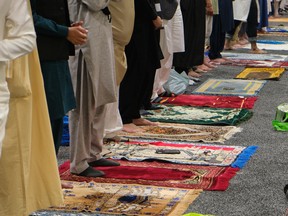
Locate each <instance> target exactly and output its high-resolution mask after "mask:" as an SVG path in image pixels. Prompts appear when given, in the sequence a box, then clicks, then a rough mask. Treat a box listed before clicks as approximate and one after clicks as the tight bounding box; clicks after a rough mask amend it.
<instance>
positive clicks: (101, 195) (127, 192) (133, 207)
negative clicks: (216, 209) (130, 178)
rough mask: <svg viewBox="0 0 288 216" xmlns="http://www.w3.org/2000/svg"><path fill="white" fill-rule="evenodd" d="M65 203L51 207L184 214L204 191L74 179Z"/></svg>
mask: <svg viewBox="0 0 288 216" xmlns="http://www.w3.org/2000/svg"><path fill="white" fill-rule="evenodd" d="M72 183H73V186H74V188H73V189H71V190H63V192H64V204H63V205H61V206H55V207H52V208H51V210H58V211H66V212H69V211H70V212H89V213H95V214H98V213H99V214H106V213H107V214H119V215H171V216H174V215H182V214H183V213H184V212H185V211H186V210H187V208H188V207H189V205H190V204H191V203H192V202H193V201H194V200H195V199H196V198H197V197H198V196H199V195H200V193H201V191H202V190H190V189H177V188H165V187H155V186H142V185H126V184H107V183H96V182H89V183H86V182H72Z"/></svg>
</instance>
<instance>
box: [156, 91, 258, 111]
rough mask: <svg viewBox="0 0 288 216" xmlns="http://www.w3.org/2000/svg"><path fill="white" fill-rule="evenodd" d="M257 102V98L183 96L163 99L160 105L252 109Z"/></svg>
mask: <svg viewBox="0 0 288 216" xmlns="http://www.w3.org/2000/svg"><path fill="white" fill-rule="evenodd" d="M256 100H257V97H242V96H217V95H184V94H183V95H178V96H175V97H162V100H160V101H159V103H160V104H173V105H178V106H201V107H213V108H243V109H252V108H253V107H254V103H255V102H256Z"/></svg>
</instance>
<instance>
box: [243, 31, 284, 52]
mask: <svg viewBox="0 0 288 216" xmlns="http://www.w3.org/2000/svg"><path fill="white" fill-rule="evenodd" d="M287 36H288V34H287ZM257 47H258V48H259V49H262V50H288V43H284V44H267V43H266V44H265V43H257ZM241 48H242V49H248V50H250V49H251V45H250V44H246V45H244V46H242V47H241Z"/></svg>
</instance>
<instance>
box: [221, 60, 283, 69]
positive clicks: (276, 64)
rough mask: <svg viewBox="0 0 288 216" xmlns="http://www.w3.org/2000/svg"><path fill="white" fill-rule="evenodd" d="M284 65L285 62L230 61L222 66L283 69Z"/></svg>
mask: <svg viewBox="0 0 288 216" xmlns="http://www.w3.org/2000/svg"><path fill="white" fill-rule="evenodd" d="M282 64H283V61H268V60H263V61H256V60H251V59H230V61H226V62H223V63H221V65H227V66H244V67H281V66H282Z"/></svg>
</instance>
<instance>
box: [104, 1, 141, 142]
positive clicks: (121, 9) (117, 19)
mask: <svg viewBox="0 0 288 216" xmlns="http://www.w3.org/2000/svg"><path fill="white" fill-rule="evenodd" d="M109 10H110V11H111V16H112V32H113V43H114V54H115V73H116V85H117V86H116V88H117V95H118V92H119V86H120V83H121V81H122V79H123V77H124V75H125V73H126V70H127V59H126V54H125V46H126V45H127V44H128V43H129V41H130V39H131V36H132V32H133V27H134V18H135V11H134V10H135V9H134V0H120V1H117V0H116V1H111V2H110V4H109ZM117 98H118V97H117ZM107 112H108V113H109V115H108V116H107V118H106V122H105V137H106V138H113V137H116V136H117V134H118V132H120V131H121V130H122V128H123V124H122V119H121V116H120V113H119V101H118V99H117V102H115V103H111V104H108V105H107Z"/></svg>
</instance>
